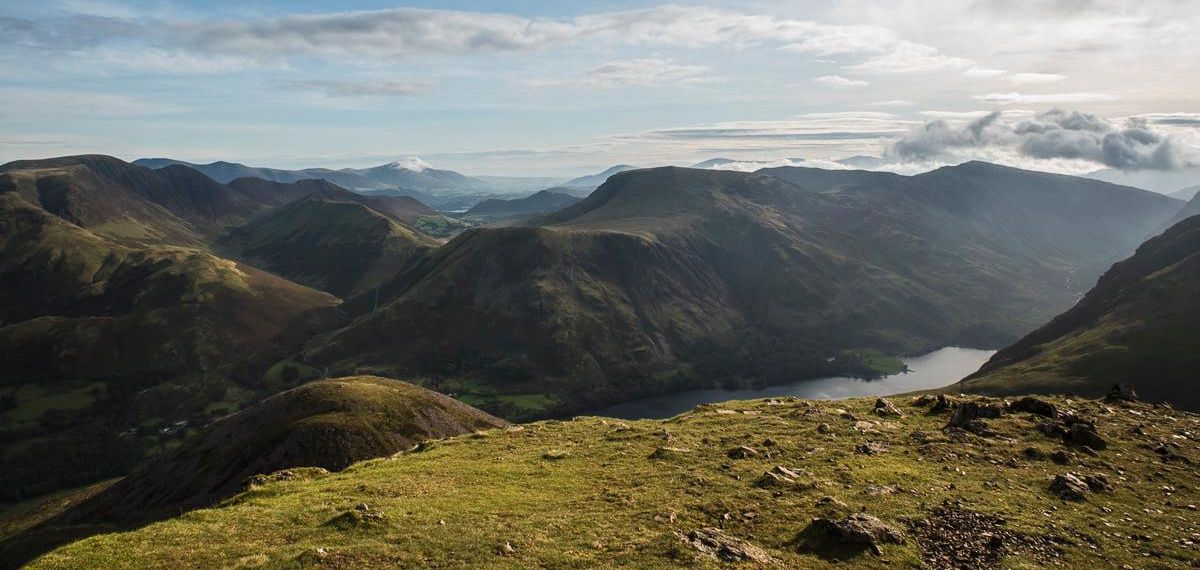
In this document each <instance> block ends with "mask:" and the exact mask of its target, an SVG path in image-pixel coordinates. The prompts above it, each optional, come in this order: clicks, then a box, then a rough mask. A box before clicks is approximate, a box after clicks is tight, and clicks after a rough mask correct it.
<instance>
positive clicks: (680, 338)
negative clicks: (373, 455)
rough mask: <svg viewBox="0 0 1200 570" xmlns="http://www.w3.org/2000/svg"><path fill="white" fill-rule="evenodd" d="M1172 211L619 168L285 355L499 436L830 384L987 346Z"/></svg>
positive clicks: (1089, 279) (791, 171)
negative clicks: (760, 390) (423, 395)
mask: <svg viewBox="0 0 1200 570" xmlns="http://www.w3.org/2000/svg"><path fill="white" fill-rule="evenodd" d="M1178 206H1179V202H1178V201H1176V200H1172V199H1170V198H1167V197H1164V196H1161V195H1158V194H1154V193H1151V192H1145V191H1141V190H1136V189H1133V188H1127V187H1120V186H1114V185H1111V184H1106V183H1102V182H1096V181H1090V180H1086V179H1081V178H1074V177H1069V176H1059V175H1052V174H1044V173H1035V172H1027V171H1022V170H1017V169H1012V168H1005V167H999V166H995V165H989V164H985V163H968V164H964V165H961V166H958V167H953V168H943V169H940V170H938V171H935V172H931V173H928V174H924V175H920V176H913V177H906V176H899V175H895V174H890V173H879V172H864V171H828V170H819V169H806V168H782V169H769V170H765V171H761V172H759V173H754V174H751V173H739V172H728V171H713V170H698V169H681V168H673V167H667V168H653V169H643V170H635V171H631V172H624V173H620V174H617V175H614V176H612V177H610V178H609V180H608V182H606V183H605V184H604V185H602V186H601V187H600V188H599V189H598V190H597V191H596V192H593V193H592V194H591V195H590V196H589V197H588V198H586V199H584V200H583V201H581V202H579V203H577V204H574V205H572V206H568V207H566V208H564V209H562V210H559V211H558V212H555V213H551V214H547V215H544V216H542V217H540V218H534V219H533V220H530V221H529V222H527V223H529V224H532V225H535V226H540V227H519V228H488V229H474V230H468V231H467V232H464V233H463V234H461V235H460V236H458V237H456V238H455V239H453V240H451V241H450V242H449V243H447V244H446V245H444V246H442V247H440V248H438V249H436V250H433V251H431V252H429V253H428V254H427V255H426V256H425V257H424V258H423V259H422V260H421V261H419V262H416V263H414V264H412V265H410V266H409V268H408V269H406V270H405V271H403V272H401V273H398V274H397V275H396V276H395V278H394V279H393V280H392V281H391V282H389V283H385V284H384V285H382V287H381V291H382V296H383V297H384V299H385V303H386V306H381V307H380V308H379V310H378V311H376V312H373V313H369V314H362V315H361V316H360V317H359V318H358V319H356V320H355V321H353V322H352V323H351V324H350V325H349V326H347V327H345V328H343V329H341V330H338V331H336V332H334V333H331V334H329V335H326V336H322V337H320V338H317V339H314V340H313V341H312V342H310V343H309V346H308V347H307V348H306V349H305V351H304V352H303V354H302V355H301V356H300V357H299V358H300V360H301V361H303V362H305V363H307V364H309V365H311V366H314V367H318V368H328V369H329V370H331V371H334V372H335V373H352V372H354V371H356V370H382V369H387V370H391V371H393V373H394V374H398V375H401V376H423V377H429V378H432V379H434V380H433V382H434V385H435V386H438V384H437V382H438V380H437V379H438V378H445V379H446V380H445V381H446V382H447V384H445V385H441V386H440V387H441V389H444V390H446V391H452V392H456V393H467V394H472V395H471V396H470V397H471V398H476V399H474V400H471V401H472V402H476V403H478V404H479V405H481V406H483V407H484V409H488V410H491V411H493V412H497V413H501V414H502V415H506V416H508V417H516V418H520V417H531V416H538V415H545V414H549V413H555V412H567V411H577V410H583V409H587V408H589V407H593V406H598V405H601V404H605V403H610V402H614V401H618V400H620V399H624V398H629V397H630V396H631V395H632V394H638V393H640V394H647V393H655V392H660V391H663V390H666V389H668V388H669V387H671V386H676V387H678V386H689V385H690V386H698V385H707V384H710V383H713V382H717V381H723V382H739V381H740V382H746V383H751V382H772V381H780V380H782V379H785V378H787V379H794V378H799V377H805V376H812V375H816V374H829V373H835V372H845V371H847V370H848V369H850V370H853V367H854V364H853V363H852V362H850V361H849V360H846V359H844V358H842V357H843V356H844V354H845V353H847V351H850V350H851V349H861V348H874V349H878V350H884V351H890V352H892V353H906V352H916V351H920V350H923V349H928V348H932V347H936V346H945V345H966V346H978V347H989V346H1002V345H1004V344H1006V343H1008V342H1011V341H1013V340H1015V339H1017V338H1019V336H1020V335H1022V334H1024V333H1026V332H1028V331H1030V330H1033V329H1034V328H1035V327H1037V326H1038V325H1040V324H1042V323H1044V322H1045V321H1046V320H1047V319H1049V318H1050V317H1051V316H1052V315H1054V314H1056V313H1058V312H1061V311H1062V310H1064V309H1066V308H1068V307H1069V306H1070V305H1071V304H1072V303H1073V302H1074V300H1075V299H1076V298H1077V296H1078V295H1080V294H1082V293H1083V292H1084V291H1086V290H1087V288H1088V287H1089V286H1090V285H1091V283H1093V282H1094V279H1095V277H1096V276H1098V275H1099V274H1100V273H1101V272H1102V271H1103V269H1104V268H1105V267H1107V266H1108V264H1110V263H1111V262H1112V260H1115V259H1119V258H1121V257H1123V256H1125V255H1128V253H1129V252H1130V251H1132V250H1133V248H1135V247H1136V246H1137V245H1138V244H1139V243H1141V242H1142V241H1143V240H1144V239H1145V238H1146V237H1148V236H1149V235H1151V234H1152V233H1153V231H1154V230H1155V228H1157V227H1158V226H1159V225H1160V224H1162V223H1163V222H1164V221H1165V220H1166V219H1168V218H1169V217H1171V216H1172V215H1174V214H1175V212H1176V211H1177V210H1178ZM370 300H371V299H350V300H349V301H348V305H347V306H348V309H349V310H351V311H352V312H356V311H362V312H369V311H365V310H364V307H369V306H371V305H372V304H371V303H370V302H367V301H370ZM429 307H439V309H438V310H436V311H431V310H429ZM468 323H488V325H487V326H486V327H481V326H470V325H468ZM497 328H498V329H502V330H504V331H505V334H504V335H495V334H492V333H491V332H490V330H491V329H497ZM784 347H786V349H785V348H784ZM862 373H868V371H867V370H865V369H864V370H862ZM467 379H469V380H467ZM472 386H473V387H476V388H470V387H472Z"/></svg>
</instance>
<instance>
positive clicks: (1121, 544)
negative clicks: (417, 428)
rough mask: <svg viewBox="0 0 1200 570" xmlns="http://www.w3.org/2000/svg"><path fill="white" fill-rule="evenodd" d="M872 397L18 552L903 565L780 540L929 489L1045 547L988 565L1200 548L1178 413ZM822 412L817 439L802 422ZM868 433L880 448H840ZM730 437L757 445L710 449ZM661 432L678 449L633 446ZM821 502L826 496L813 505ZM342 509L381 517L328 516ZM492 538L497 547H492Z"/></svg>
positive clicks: (494, 439) (686, 419)
mask: <svg viewBox="0 0 1200 570" xmlns="http://www.w3.org/2000/svg"><path fill="white" fill-rule="evenodd" d="M873 401H874V400H873V399H854V400H846V401H836V402H804V401H799V400H792V399H784V400H766V401H763V400H759V401H750V402H730V403H724V404H718V405H708V406H702V407H700V408H697V409H696V410H695V411H693V412H689V413H686V414H683V415H681V416H678V417H676V418H673V419H669V420H664V421H650V420H647V421H636V422H620V421H615V420H611V419H604V418H595V417H584V418H578V419H576V420H572V421H566V422H559V421H545V422H538V423H533V424H527V425H524V426H518V427H516V428H511V429H507V430H492V431H487V432H480V433H476V434H473V435H467V436H460V437H456V438H451V439H446V440H440V441H437V442H434V443H432V444H431V445H427V446H425V447H424V450H423V451H419V452H414V453H409V454H405V455H402V456H398V457H395V458H387V459H377V460H371V461H366V462H363V463H359V464H357V465H354V466H352V467H351V468H349V469H348V470H346V471H344V472H341V473H336V474H333V475H329V476H325V477H321V478H316V479H308V480H295V481H280V482H275V483H270V484H267V485H264V486H262V487H258V488H256V489H254V490H252V491H249V492H246V493H243V494H241V495H238V496H236V497H234V498H232V499H230V500H229V501H227V502H226V504H225V505H224V506H222V507H220V508H213V509H207V510H200V511H194V512H191V513H187V514H184V515H183V516H180V517H177V518H173V519H170V520H166V521H162V522H158V523H155V524H151V525H149V526H146V527H143V528H141V529H139V530H136V531H131V532H125V533H114V534H108V535H100V536H95V537H92V538H89V539H86V540H83V541H80V542H77V543H74V544H71V545H68V546H66V547H63V548H60V549H59V550H57V551H54V552H52V553H50V554H48V555H46V556H44V557H43V558H41V559H40V560H38V561H36V562H34V563H33V564H32V565H31V567H32V568H80V567H88V568H127V567H128V568H131V567H139V568H147V567H151V568H174V567H189V568H227V567H257V568H297V567H313V566H319V567H438V568H529V567H544V568H595V567H637V568H674V567H679V566H690V567H697V568H716V567H718V566H719V564H718V562H717V561H716V560H714V559H711V558H706V557H703V556H701V555H699V554H698V553H697V552H696V551H695V550H694V549H693V548H692V547H691V546H689V545H687V544H685V543H683V542H682V541H681V540H680V539H679V538H678V534H677V533H687V532H689V531H691V530H694V529H698V528H703V527H722V528H723V529H724V531H725V532H726V533H728V534H730V535H733V536H736V537H739V538H742V539H745V540H748V541H750V542H752V543H753V544H755V545H757V546H759V547H760V548H763V549H765V550H766V551H768V552H769V553H770V554H771V555H772V556H774V557H776V558H778V559H779V561H780V562H781V567H793V568H833V567H847V565H846V564H845V563H844V562H851V563H852V564H853V566H854V567H856V568H857V567H862V568H918V567H921V550H920V549H921V546H920V544H918V542H917V541H915V540H914V539H912V538H911V533H910V539H909V540H908V541H907V542H905V543H904V544H902V545H885V546H883V551H882V555H881V556H873V555H871V554H869V553H861V554H858V555H854V556H853V557H852V558H850V559H849V560H846V561H844V562H843V563H841V564H837V563H834V562H831V561H830V560H826V559H824V558H821V557H819V556H817V555H815V554H812V553H809V552H802V551H800V550H799V549H798V548H797V546H796V544H797V542H796V540H797V537H798V535H799V534H800V533H801V532H802V531H804V529H805V528H806V527H807V526H808V525H809V524H810V522H811V520H812V518H813V517H818V516H844V515H846V514H849V513H850V512H856V511H859V510H864V511H866V512H867V513H869V514H872V515H875V516H877V517H879V518H881V519H882V520H884V521H885V522H887V523H890V524H892V525H894V526H897V527H899V528H902V529H905V528H907V527H906V524H905V521H906V520H909V519H912V520H919V519H923V518H926V517H928V516H929V515H930V512H931V509H933V508H935V507H937V506H939V505H941V504H943V501H959V502H960V504H961V506H962V508H965V509H969V510H973V511H979V512H983V513H990V514H996V515H999V516H1001V517H1003V518H1004V519H1005V521H1006V524H1005V528H1006V529H1007V530H1010V531H1016V532H1020V533H1024V534H1026V535H1029V536H1032V537H1037V538H1039V539H1046V538H1049V537H1052V538H1053V540H1055V542H1054V543H1053V546H1052V547H1050V550H1052V551H1056V552H1057V555H1055V556H1054V557H1052V558H1049V559H1041V560H1039V559H1034V558H1032V557H1030V555H1028V554H1027V553H1026V554H1017V555H1014V556H1009V557H1006V558H1005V559H1003V560H1002V561H1001V564H1000V567H1002V568H1039V567H1043V566H1048V565H1059V566H1062V567H1066V568H1089V567H1092V568H1114V567H1118V568H1119V567H1121V566H1122V565H1123V564H1129V565H1130V566H1131V567H1135V568H1156V567H1158V568H1170V567H1184V566H1187V565H1188V564H1189V563H1194V562H1195V561H1196V560H1197V557H1198V556H1200V552H1198V551H1197V550H1196V548H1195V547H1194V546H1191V545H1188V544H1185V543H1184V542H1183V541H1184V540H1188V541H1194V540H1195V539H1194V535H1195V533H1197V532H1200V528H1198V527H1200V517H1198V515H1197V511H1195V510H1193V509H1194V507H1191V508H1189V507H1188V505H1196V504H1200V475H1198V474H1197V472H1196V471H1195V469H1194V467H1192V466H1191V465H1189V464H1186V463H1184V462H1182V461H1179V462H1164V461H1163V460H1162V459H1161V458H1160V457H1159V456H1157V455H1156V454H1155V453H1154V452H1153V451H1152V445H1153V444H1154V443H1155V442H1160V441H1176V442H1178V443H1179V444H1180V446H1181V447H1180V449H1179V451H1178V452H1179V453H1181V454H1184V455H1188V456H1191V457H1193V458H1197V459H1200V457H1198V456H1200V451H1198V450H1197V444H1196V442H1195V440H1194V439H1190V438H1187V437H1185V438H1184V439H1178V438H1174V437H1173V436H1175V435H1179V434H1181V433H1192V434H1195V433H1197V432H1200V418H1198V417H1197V416H1195V415H1191V414H1185V413H1181V412H1174V411H1169V410H1162V409H1155V408H1152V407H1150V406H1148V405H1141V404H1138V405H1132V406H1128V407H1127V406H1123V405H1104V404H1101V403H1099V402H1090V401H1080V400H1074V401H1071V400H1065V399H1062V398H1057V399H1055V400H1054V401H1055V403H1056V404H1058V405H1059V406H1060V407H1065V408H1069V409H1071V410H1073V411H1075V412H1077V413H1079V414H1081V415H1083V416H1086V417H1092V418H1095V419H1096V421H1097V424H1098V426H1099V429H1100V431H1101V433H1102V434H1103V435H1104V437H1106V438H1107V439H1108V440H1109V444H1110V445H1109V447H1108V449H1106V450H1104V451H1101V452H1099V455H1097V456H1094V457H1093V456H1089V455H1087V454H1084V453H1080V452H1078V451H1077V450H1069V449H1065V448H1064V446H1063V444H1062V442H1061V440H1055V439H1049V438H1047V437H1046V436H1044V435H1042V434H1041V433H1040V432H1039V431H1038V430H1037V429H1036V428H1035V425H1036V422H1037V421H1040V420H1041V418H1039V417H1035V416H1031V415H1028V414H1023V413H1021V414H1012V415H1006V416H1004V417H1003V418H1000V419H997V420H989V421H988V426H989V427H990V428H992V429H994V430H995V431H996V432H998V435H997V436H995V437H988V438H982V437H978V436H974V435H970V434H967V435H961V436H960V435H954V434H951V433H946V432H944V431H943V430H942V429H941V428H942V427H943V426H944V425H945V423H946V415H944V414H938V415H926V414H925V410H924V409H923V408H916V407H913V406H911V405H910V402H911V399H910V398H902V399H900V398H898V399H896V400H895V403H896V404H897V405H899V406H900V407H901V409H902V410H903V411H904V412H905V414H906V415H905V417H903V418H879V417H876V416H874V415H873V414H872V413H871V411H870V410H871V408H872V403H873ZM810 409H815V410H817V411H816V412H809V411H808V410H810ZM843 410H845V411H849V412H851V413H852V414H853V415H855V416H857V419H851V418H847V417H845V416H844V415H843V414H842V411H843ZM822 423H825V424H828V426H829V427H830V429H829V430H827V431H828V432H829V433H820V432H819V431H818V429H817V427H818V425H820V424H822ZM1134 426H1141V427H1140V430H1141V434H1140V435H1139V434H1138V433H1136V432H1134V431H1132V428H1133V427H1134ZM914 432H921V433H922V434H925V435H924V441H923V442H918V441H917V439H915V438H914V437H913V436H912V434H913V433H914ZM668 434H669V435H668ZM767 438H769V439H771V440H773V442H774V445H773V446H771V447H767V446H765V445H764V440H765V439H767ZM866 441H873V442H877V443H881V444H883V445H885V446H887V447H888V450H887V451H885V452H883V453H881V454H878V455H862V454H859V453H856V452H855V451H854V449H855V447H856V446H857V445H859V444H862V443H864V442H866ZM738 445H749V446H752V447H755V448H757V449H758V450H760V452H762V453H761V454H760V455H759V456H758V457H753V458H749V459H730V458H729V457H728V456H727V455H726V452H727V451H728V450H729V449H731V448H733V447H735V446H738ZM660 446H670V447H672V448H677V449H681V450H684V451H677V452H673V453H671V454H668V456H667V457H666V458H665V459H651V458H649V455H650V454H651V452H653V451H654V450H655V449H656V448H658V447H660ZM1027 448H1037V449H1038V450H1041V452H1043V453H1044V454H1047V455H1048V454H1049V453H1050V452H1052V451H1055V450H1059V449H1064V450H1066V451H1067V452H1068V453H1070V454H1071V456H1072V457H1073V461H1074V464H1073V465H1071V466H1069V467H1068V466H1061V465H1058V464H1056V463H1053V462H1051V461H1049V460H1047V459H1041V458H1034V457H1031V456H1030V455H1028V454H1027V453H1026V451H1025V450H1026V449H1027ZM768 450H769V451H771V452H772V457H769V458H768V457H767V455H766V453H765V452H767V451H768ZM775 465H782V466H787V467H792V468H796V469H799V470H800V471H801V473H802V476H801V478H800V484H799V485H797V486H795V487H794V488H790V489H777V490H776V489H762V488H758V487H757V486H755V485H754V484H753V483H754V481H755V480H756V479H757V478H758V477H759V476H760V475H761V474H762V473H763V472H765V471H767V470H769V469H771V468H772V467H773V466H775ZM1066 471H1075V472H1080V473H1088V474H1091V473H1098V474H1103V475H1106V476H1107V477H1108V479H1109V480H1110V481H1111V482H1112V483H1113V485H1114V487H1115V488H1114V490H1113V491H1111V492H1105V493H1100V494H1093V495H1090V496H1089V498H1088V500H1087V501H1085V502H1080V503H1071V502H1064V501H1062V500H1059V499H1057V498H1053V497H1052V496H1051V495H1050V494H1049V492H1048V491H1047V487H1048V484H1049V482H1050V480H1051V478H1052V477H1053V475H1055V474H1058V473H1063V472H1066ZM1164 485H1169V486H1170V487H1169V488H1167V487H1164ZM826 496H828V497H833V498H835V499H837V500H838V501H840V502H841V503H843V504H844V506H837V505H832V506H831V505H823V504H821V503H820V499H821V498H822V497H826ZM359 503H366V504H368V505H369V506H370V509H371V510H372V511H374V512H378V513H382V514H383V515H384V517H385V518H384V520H383V521H382V522H380V523H372V524H369V525H358V526H356V525H338V524H330V521H331V520H335V519H337V520H346V517H345V514H346V513H347V512H350V511H351V510H353V509H354V507H355V505H357V504H359ZM968 534H969V532H968ZM1132 535H1139V536H1148V537H1149V541H1145V540H1133V539H1131V538H1130V536H1132ZM951 539H952V537H947V540H951ZM505 544H509V545H511V546H512V548H513V549H514V551H513V552H509V553H505V552H504V545H505ZM1014 546H1015V545H1014Z"/></svg>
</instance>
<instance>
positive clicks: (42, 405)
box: [0, 382, 105, 427]
mask: <svg viewBox="0 0 1200 570" xmlns="http://www.w3.org/2000/svg"><path fill="white" fill-rule="evenodd" d="M104 390H105V384H104V382H87V383H76V384H68V385H52V387H48V386H46V385H45V384H35V383H30V384H23V385H21V386H19V387H17V388H16V389H15V390H8V391H7V392H5V393H11V394H15V395H16V397H17V407H16V408H14V409H12V410H9V411H7V412H5V413H4V414H3V415H2V416H0V418H2V419H3V423H2V424H0V425H5V426H6V427H23V426H26V425H29V424H32V423H34V422H36V421H37V420H38V418H40V417H42V414H44V413H46V412H47V411H49V410H64V411H69V410H82V409H84V408H86V407H88V406H90V405H92V403H93V402H95V401H96V397H97V395H99V394H103V393H104Z"/></svg>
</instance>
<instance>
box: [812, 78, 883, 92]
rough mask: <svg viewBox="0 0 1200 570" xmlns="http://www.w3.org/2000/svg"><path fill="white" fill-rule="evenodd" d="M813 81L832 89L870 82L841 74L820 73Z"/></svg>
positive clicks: (860, 85)
mask: <svg viewBox="0 0 1200 570" xmlns="http://www.w3.org/2000/svg"><path fill="white" fill-rule="evenodd" d="M813 81H816V82H817V83H820V84H821V85H824V86H826V87H830V88H832V89H854V88H855V87H866V86H868V85H870V83H867V82H866V81H863V80H861V79H851V78H849V77H842V76H841V75H822V76H820V77H818V78H816V79H814V80H813Z"/></svg>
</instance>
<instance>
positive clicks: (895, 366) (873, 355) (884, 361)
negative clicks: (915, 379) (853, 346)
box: [852, 350, 906, 376]
mask: <svg viewBox="0 0 1200 570" xmlns="http://www.w3.org/2000/svg"><path fill="white" fill-rule="evenodd" d="M852 354H855V355H857V356H858V357H859V358H862V360H863V364H866V365H867V367H869V368H871V369H872V370H874V371H876V372H878V373H879V374H880V375H881V376H891V375H893V374H899V373H901V372H904V370H905V368H906V367H905V365H904V361H903V360H901V359H900V357H898V356H889V355H886V354H883V353H882V352H879V351H877V350H856V351H853V353H852Z"/></svg>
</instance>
